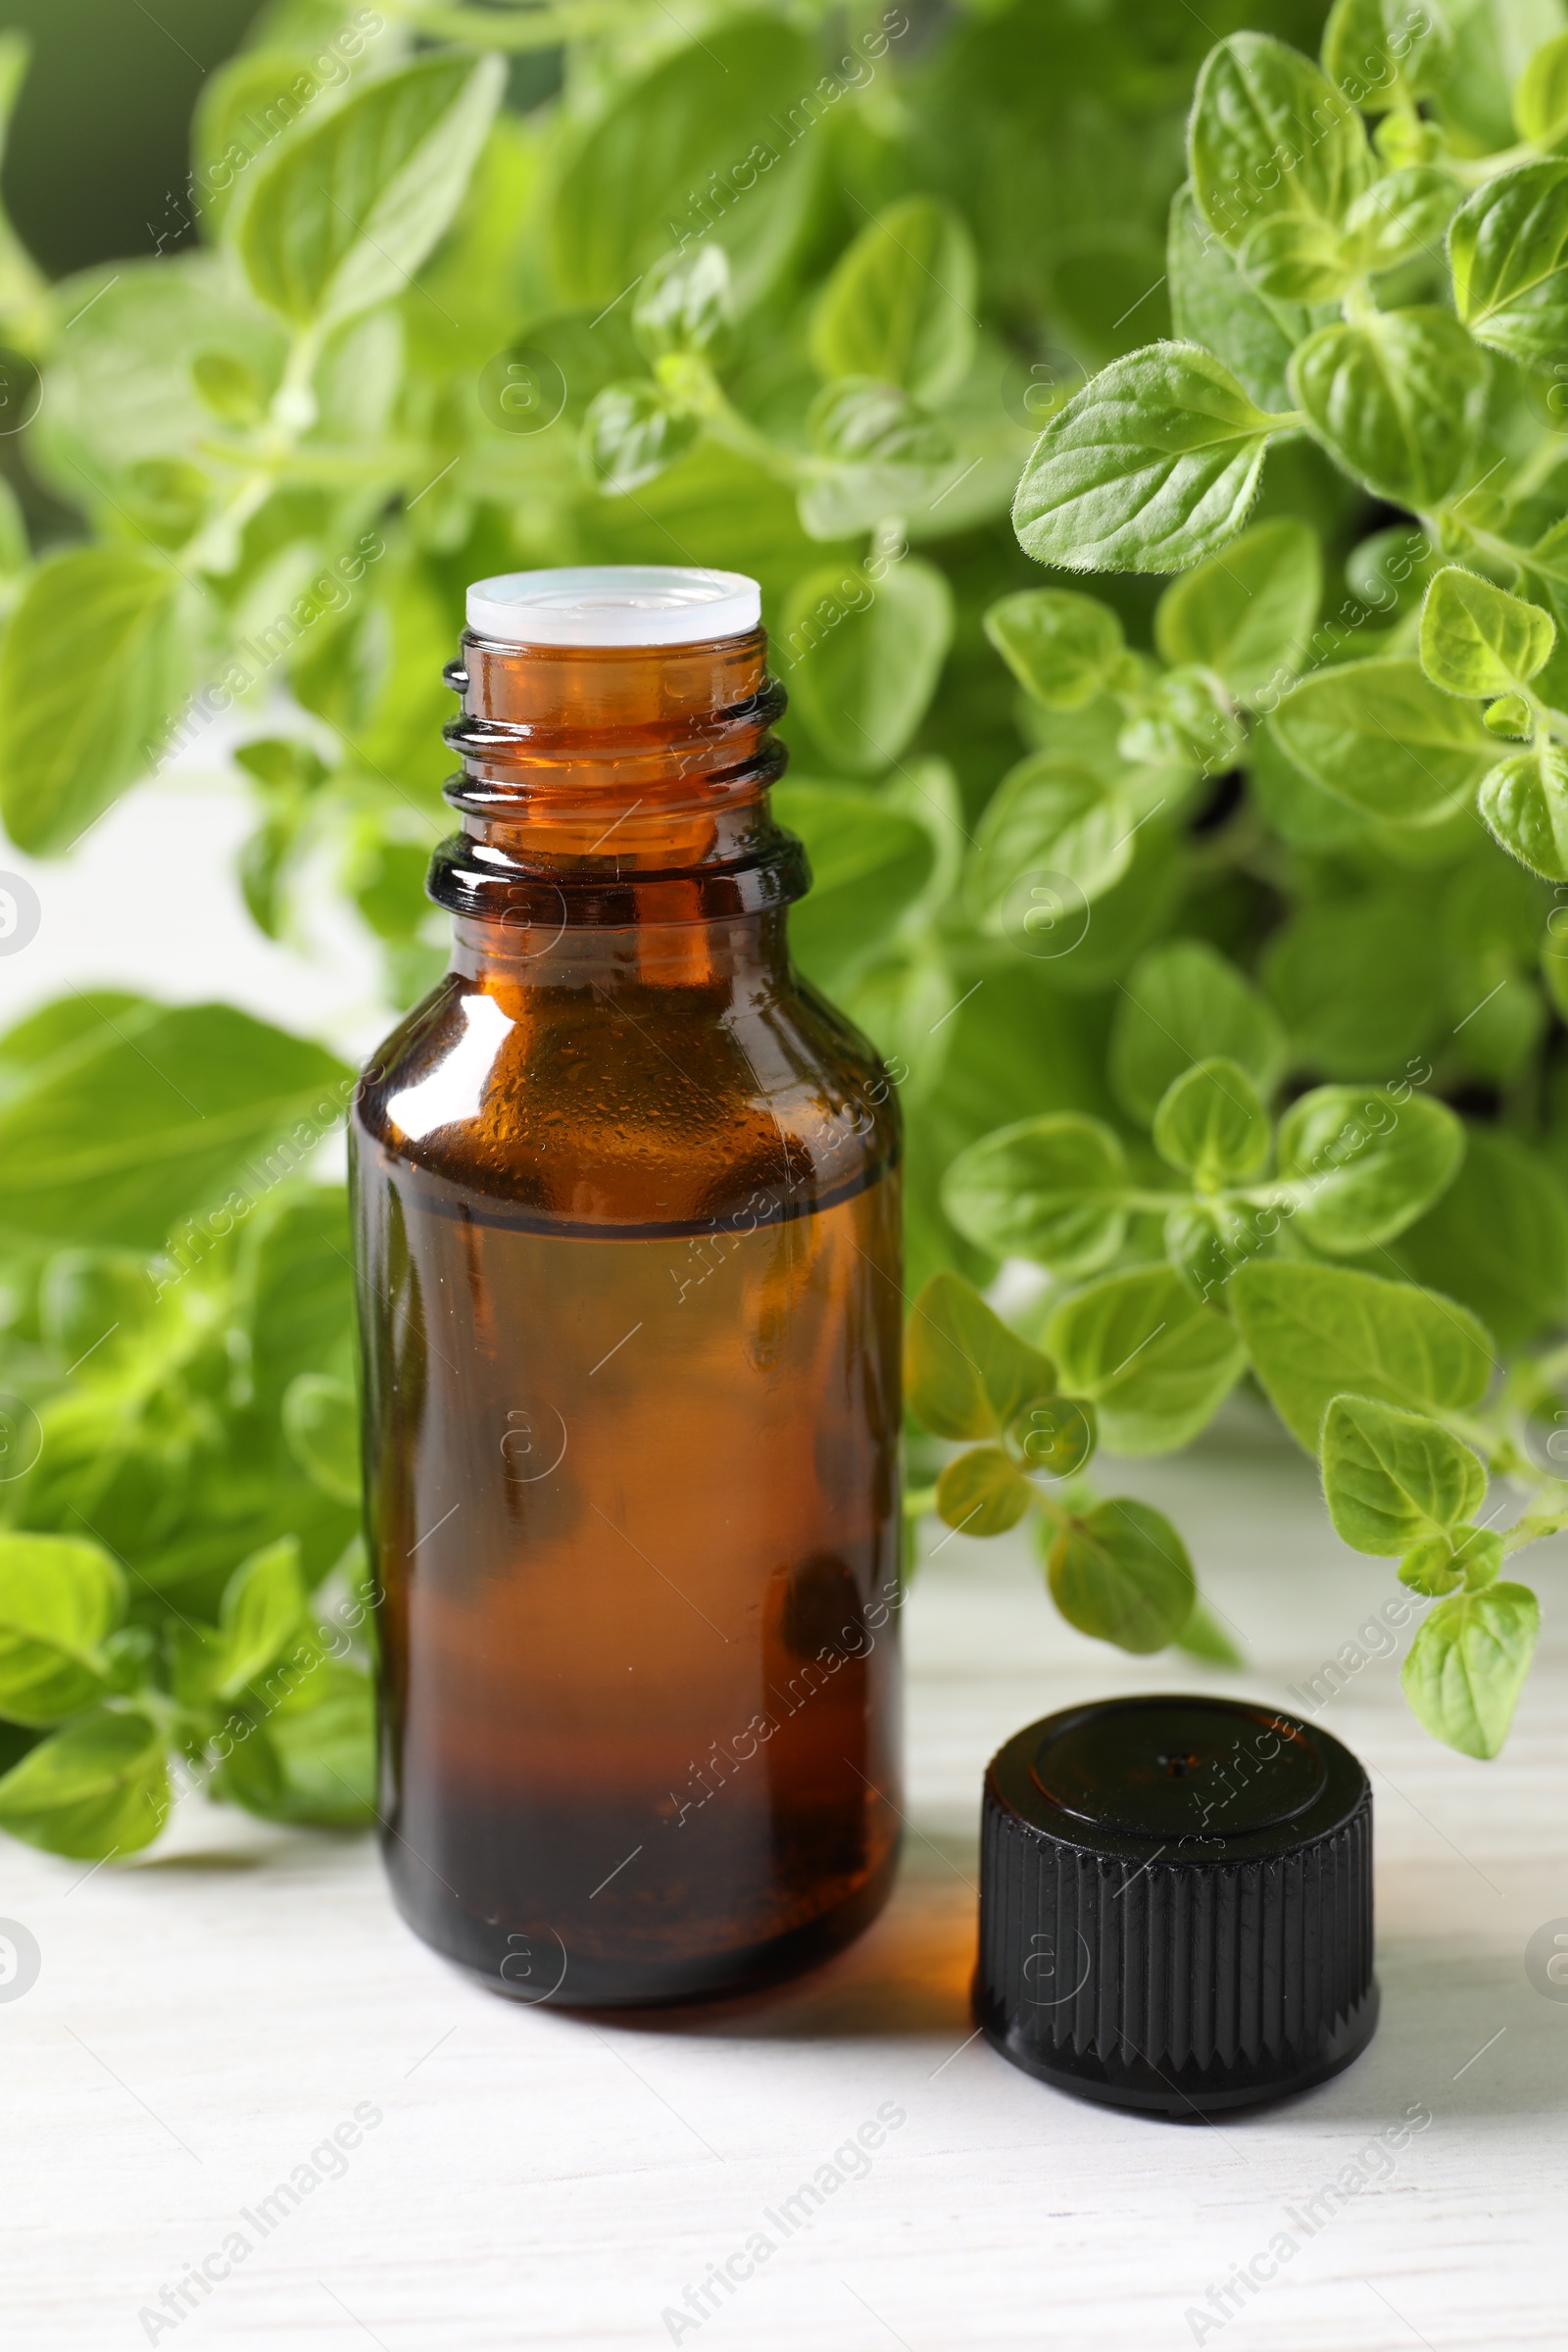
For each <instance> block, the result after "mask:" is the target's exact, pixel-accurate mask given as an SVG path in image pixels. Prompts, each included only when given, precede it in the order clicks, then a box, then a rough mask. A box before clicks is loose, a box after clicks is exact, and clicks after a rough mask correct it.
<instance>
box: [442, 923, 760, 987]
mask: <svg viewBox="0 0 1568 2352" xmlns="http://www.w3.org/2000/svg"><path fill="white" fill-rule="evenodd" d="M452 969H453V970H454V971H455V972H460V973H461V974H462V975H463V976H464V978H465V979H467V980H471V981H475V982H476V983H477V984H478V985H479V986H480V987H481V988H482V989H484V990H485V991H486V993H487V994H489V995H492V996H498V997H501V998H503V999H506V998H508V997H510V996H511V995H512V994H513V993H514V992H534V991H542V990H549V991H562V992H565V991H586V992H588V993H590V994H592V995H593V996H595V997H598V998H599V999H600V1000H602V1001H603V1002H604V1003H605V1004H610V1005H613V1004H615V1003H616V1002H621V1001H625V1000H628V999H633V998H635V997H636V995H637V994H638V993H639V992H641V991H646V990H657V991H660V992H661V993H663V992H666V991H671V990H683V991H685V990H693V989H697V990H702V991H704V992H706V993H707V994H708V995H709V996H710V997H711V998H712V999H713V1000H714V1001H715V1002H714V1005H712V1007H711V1009H713V1010H717V1011H726V1012H727V1011H731V1010H740V1009H742V1008H743V1007H750V1008H753V1009H760V1008H761V1007H762V1006H764V1005H767V1004H769V1003H771V1002H772V1001H773V1000H774V999H776V998H777V997H778V996H779V995H780V994H781V993H782V992H783V991H784V990H785V989H786V988H787V987H788V986H789V985H790V984H791V973H790V961H789V946H788V942H787V940H786V937H785V915H784V909H783V907H773V908H771V909H768V910H766V911H764V912H762V913H760V914H741V915H729V916H718V917H715V918H713V919H711V920H709V921H706V922H701V921H700V922H687V921H678V922H660V921H656V920H655V919H653V918H652V917H651V916H645V917H644V918H643V919H642V920H641V921H638V922H636V923H631V924H625V925H608V924H593V923H562V922H560V921H559V919H558V921H557V922H556V923H554V924H529V923H513V922H509V921H507V920H505V919H503V920H501V921H499V922H492V921H489V920H475V919H473V918H472V917H471V916H466V915H459V916H457V917H456V918H455V920H454V922H453V925H452Z"/></svg>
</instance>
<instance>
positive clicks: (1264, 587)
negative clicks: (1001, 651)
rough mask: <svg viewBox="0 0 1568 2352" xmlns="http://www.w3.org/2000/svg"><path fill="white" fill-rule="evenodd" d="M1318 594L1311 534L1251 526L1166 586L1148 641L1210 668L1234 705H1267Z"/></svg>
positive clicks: (1280, 689) (1289, 523)
mask: <svg viewBox="0 0 1568 2352" xmlns="http://www.w3.org/2000/svg"><path fill="white" fill-rule="evenodd" d="M1047 593H1048V594H1049V593H1050V592H1049V591H1047ZM1322 593H1323V560H1322V556H1321V553H1320V551H1319V545H1318V536H1317V533H1316V532H1315V531H1314V530H1312V529H1310V528H1309V527H1308V525H1307V524H1306V523H1304V522H1298V521H1296V520H1294V519H1293V518H1291V517H1289V516H1286V517H1284V518H1282V519H1281V520H1279V521H1277V522H1259V523H1254V524H1253V525H1252V527H1251V529H1250V530H1246V531H1244V532H1243V533H1242V535H1241V537H1240V538H1239V539H1234V540H1232V542H1231V544H1230V546H1229V547H1227V548H1226V549H1225V551H1224V553H1223V555H1219V556H1210V557H1209V558H1208V560H1207V562H1206V563H1203V564H1199V565H1197V567H1196V568H1195V569H1194V570H1192V571H1189V572H1186V573H1184V574H1183V575H1182V577H1181V578H1180V579H1178V580H1173V581H1172V583H1171V585H1170V586H1169V587H1168V588H1167V589H1166V591H1165V593H1164V595H1163V596H1162V597H1161V598H1160V600H1159V603H1158V605H1157V606H1156V607H1155V611H1154V643H1155V645H1156V646H1157V647H1158V648H1159V651H1160V653H1161V654H1162V656H1163V657H1164V659H1165V660H1166V661H1167V662H1172V663H1184V662H1185V663H1193V664H1201V666H1202V667H1203V668H1205V669H1211V670H1213V671H1214V673H1215V675H1216V676H1217V677H1219V678H1220V679H1221V680H1222V681H1223V683H1224V685H1225V686H1226V687H1227V688H1228V690H1229V692H1230V693H1231V694H1232V695H1234V696H1235V698H1236V700H1237V701H1238V702H1240V703H1243V704H1247V705H1249V706H1252V707H1255V706H1256V705H1257V704H1258V703H1259V702H1260V701H1261V702H1264V703H1265V704H1272V703H1274V702H1277V701H1278V699H1279V697H1280V695H1281V694H1282V693H1284V691H1285V690H1286V689H1287V687H1289V686H1290V685H1292V684H1294V682H1295V679H1296V677H1297V674H1298V672H1299V670H1300V669H1301V668H1303V667H1304V665H1305V661H1306V648H1307V640H1308V639H1309V637H1310V636H1311V633H1312V624H1313V622H1314V621H1315V620H1316V618H1317V611H1318V604H1319V601H1320V599H1321V597H1322ZM1007 601H1008V602H1009V603H1012V602H1016V601H1017V600H1016V599H1011V598H1009V599H1008V600H1007ZM1118 628H1119V624H1118ZM1025 683H1027V680H1026V681H1025ZM1041 699H1042V700H1044V699H1045V698H1044V697H1042V698H1041Z"/></svg>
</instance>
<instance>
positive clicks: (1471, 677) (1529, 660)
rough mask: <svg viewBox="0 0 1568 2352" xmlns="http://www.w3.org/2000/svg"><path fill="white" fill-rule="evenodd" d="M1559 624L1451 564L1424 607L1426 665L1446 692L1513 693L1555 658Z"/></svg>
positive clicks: (1432, 587) (1435, 579) (1429, 592)
mask: <svg viewBox="0 0 1568 2352" xmlns="http://www.w3.org/2000/svg"><path fill="white" fill-rule="evenodd" d="M1556 642H1557V624H1556V622H1555V621H1554V620H1553V619H1552V617H1551V614H1550V613H1544V612H1543V611H1542V609H1541V607H1540V606H1539V605H1531V604H1527V603H1526V602H1525V600H1524V598H1523V597H1519V596H1510V595H1509V594H1508V592H1507V590H1506V589H1504V588H1496V587H1494V585H1493V583H1492V582H1491V580H1483V579H1479V578H1478V577H1477V576H1476V574H1475V573H1474V572H1473V571H1464V570H1462V569H1461V568H1460V566H1459V565H1458V564H1447V565H1446V566H1445V568H1444V569H1443V570H1442V571H1440V572H1437V573H1435V574H1434V576H1433V578H1432V581H1431V583H1430V585H1429V586H1428V589H1427V593H1426V601H1425V603H1424V604H1423V605H1422V607H1421V666H1422V668H1423V669H1424V670H1425V671H1426V673H1427V676H1428V677H1429V678H1430V679H1431V680H1432V683H1433V684H1434V685H1435V686H1441V687H1442V688H1443V690H1444V692H1445V693H1446V694H1464V695H1473V696H1479V695H1495V694H1511V693H1513V692H1515V691H1516V690H1517V689H1518V688H1519V687H1521V686H1523V685H1524V684H1525V683H1526V682H1527V681H1528V680H1529V679H1531V678H1533V677H1534V676H1535V674H1536V672H1537V670H1538V669H1540V668H1541V667H1542V666H1543V664H1544V662H1547V661H1548V660H1549V659H1550V656H1551V649H1552V647H1553V646H1554V645H1555V643H1556Z"/></svg>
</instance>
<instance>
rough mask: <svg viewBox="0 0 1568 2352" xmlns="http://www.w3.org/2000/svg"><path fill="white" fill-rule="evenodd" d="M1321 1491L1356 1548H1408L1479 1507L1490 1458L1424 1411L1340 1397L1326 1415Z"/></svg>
mask: <svg viewBox="0 0 1568 2352" xmlns="http://www.w3.org/2000/svg"><path fill="white" fill-rule="evenodd" d="M1322 1452H1323V1493H1324V1495H1325V1496H1326V1497H1327V1500H1328V1506H1329V1517H1330V1518H1331V1519H1332V1520H1333V1522H1334V1526H1335V1530H1336V1532H1337V1533H1338V1534H1339V1535H1341V1536H1343V1537H1344V1539H1345V1541H1346V1543H1347V1544H1349V1545H1350V1546H1351V1547H1352V1549H1353V1550H1356V1551H1370V1552H1379V1553H1384V1554H1388V1553H1394V1552H1405V1551H1408V1550H1409V1549H1410V1547H1411V1545H1412V1544H1419V1543H1423V1542H1426V1541H1427V1540H1429V1539H1430V1538H1432V1537H1433V1536H1438V1535H1442V1534H1444V1533H1446V1531H1447V1530H1448V1529H1450V1528H1453V1527H1454V1526H1456V1525H1457V1524H1458V1522H1459V1521H1461V1520H1469V1519H1470V1518H1471V1517H1472V1516H1473V1514H1474V1513H1475V1512H1476V1511H1477V1510H1478V1509H1479V1508H1480V1506H1481V1503H1482V1500H1483V1498H1484V1497H1485V1495H1486V1492H1487V1471H1486V1464H1485V1463H1484V1462H1483V1461H1482V1459H1481V1457H1480V1455H1479V1454H1477V1453H1475V1452H1474V1451H1473V1450H1472V1449H1471V1447H1470V1446H1466V1445H1464V1444H1463V1443H1462V1441H1461V1440H1460V1439H1458V1438H1456V1437H1454V1436H1452V1435H1451V1433H1450V1432H1449V1431H1447V1430H1446V1429H1445V1428H1444V1427H1443V1425H1442V1423H1441V1422H1438V1421H1434V1420H1433V1419H1432V1418H1431V1417H1430V1415H1428V1414H1426V1413H1408V1412H1403V1411H1401V1410H1400V1409H1399V1408H1398V1407H1397V1406H1396V1405H1389V1404H1380V1403H1379V1402H1378V1401H1377V1399H1376V1398H1374V1397H1335V1398H1334V1400H1333V1402H1332V1403H1331V1404H1330V1406H1329V1409H1328V1412H1327V1413H1326V1415H1325V1416H1324V1421H1323V1440H1322Z"/></svg>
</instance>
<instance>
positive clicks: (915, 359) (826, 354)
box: [810, 196, 976, 402]
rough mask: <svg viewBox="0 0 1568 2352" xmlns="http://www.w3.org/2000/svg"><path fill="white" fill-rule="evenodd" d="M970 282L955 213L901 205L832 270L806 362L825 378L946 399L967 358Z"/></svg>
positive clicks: (971, 258)
mask: <svg viewBox="0 0 1568 2352" xmlns="http://www.w3.org/2000/svg"><path fill="white" fill-rule="evenodd" d="M975 280H976V267H975V255H974V246H973V244H972V242H971V240H970V237H969V232H968V230H967V228H965V226H964V224H963V222H962V221H961V220H960V219H959V218H958V216H957V214H956V213H955V212H954V211H952V209H951V208H950V207H949V206H947V205H945V204H942V203H939V202H938V201H937V199H936V198H935V197H931V196H906V197H903V198H902V199H901V200H900V201H899V202H898V203H897V204H894V205H890V206H889V207H888V210H887V211H886V212H885V213H883V214H881V215H880V216H879V218H878V219H877V220H875V221H868V222H867V224H866V226H865V227H864V228H863V229H862V230H861V231H860V233H859V235H858V237H857V238H856V240H855V242H854V244H853V245H851V246H850V247H849V249H848V250H847V252H845V253H844V254H843V255H842V256H841V257H840V259H839V261H838V263H837V264H836V266H835V268H834V270H833V272H832V274H831V275H830V277H829V278H828V281H827V283H826V285H825V286H824V287H823V289H822V291H821V294H820V295H819V296H818V298H817V305H816V310H815V312H814V314H813V316H812V319H811V327H810V349H811V357H812V359H813V360H814V361H815V363H816V366H817V368H819V369H820V371H821V373H822V374H823V375H826V376H835V375H871V376H879V377H881V378H882V380H883V381H884V382H887V383H894V384H902V385H903V386H904V387H905V389H906V390H907V391H909V392H911V393H913V395H914V397H915V398H916V399H917V400H922V401H931V402H941V401H943V400H946V399H947V398H949V396H950V395H951V394H952V393H954V392H956V389H957V387H958V385H959V384H960V383H961V382H962V381H963V378H964V376H965V374H966V373H967V372H968V368H969V362H970V359H971V357H972V354H973V351H974V338H975V318H974V310H975V303H976V293H975Z"/></svg>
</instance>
